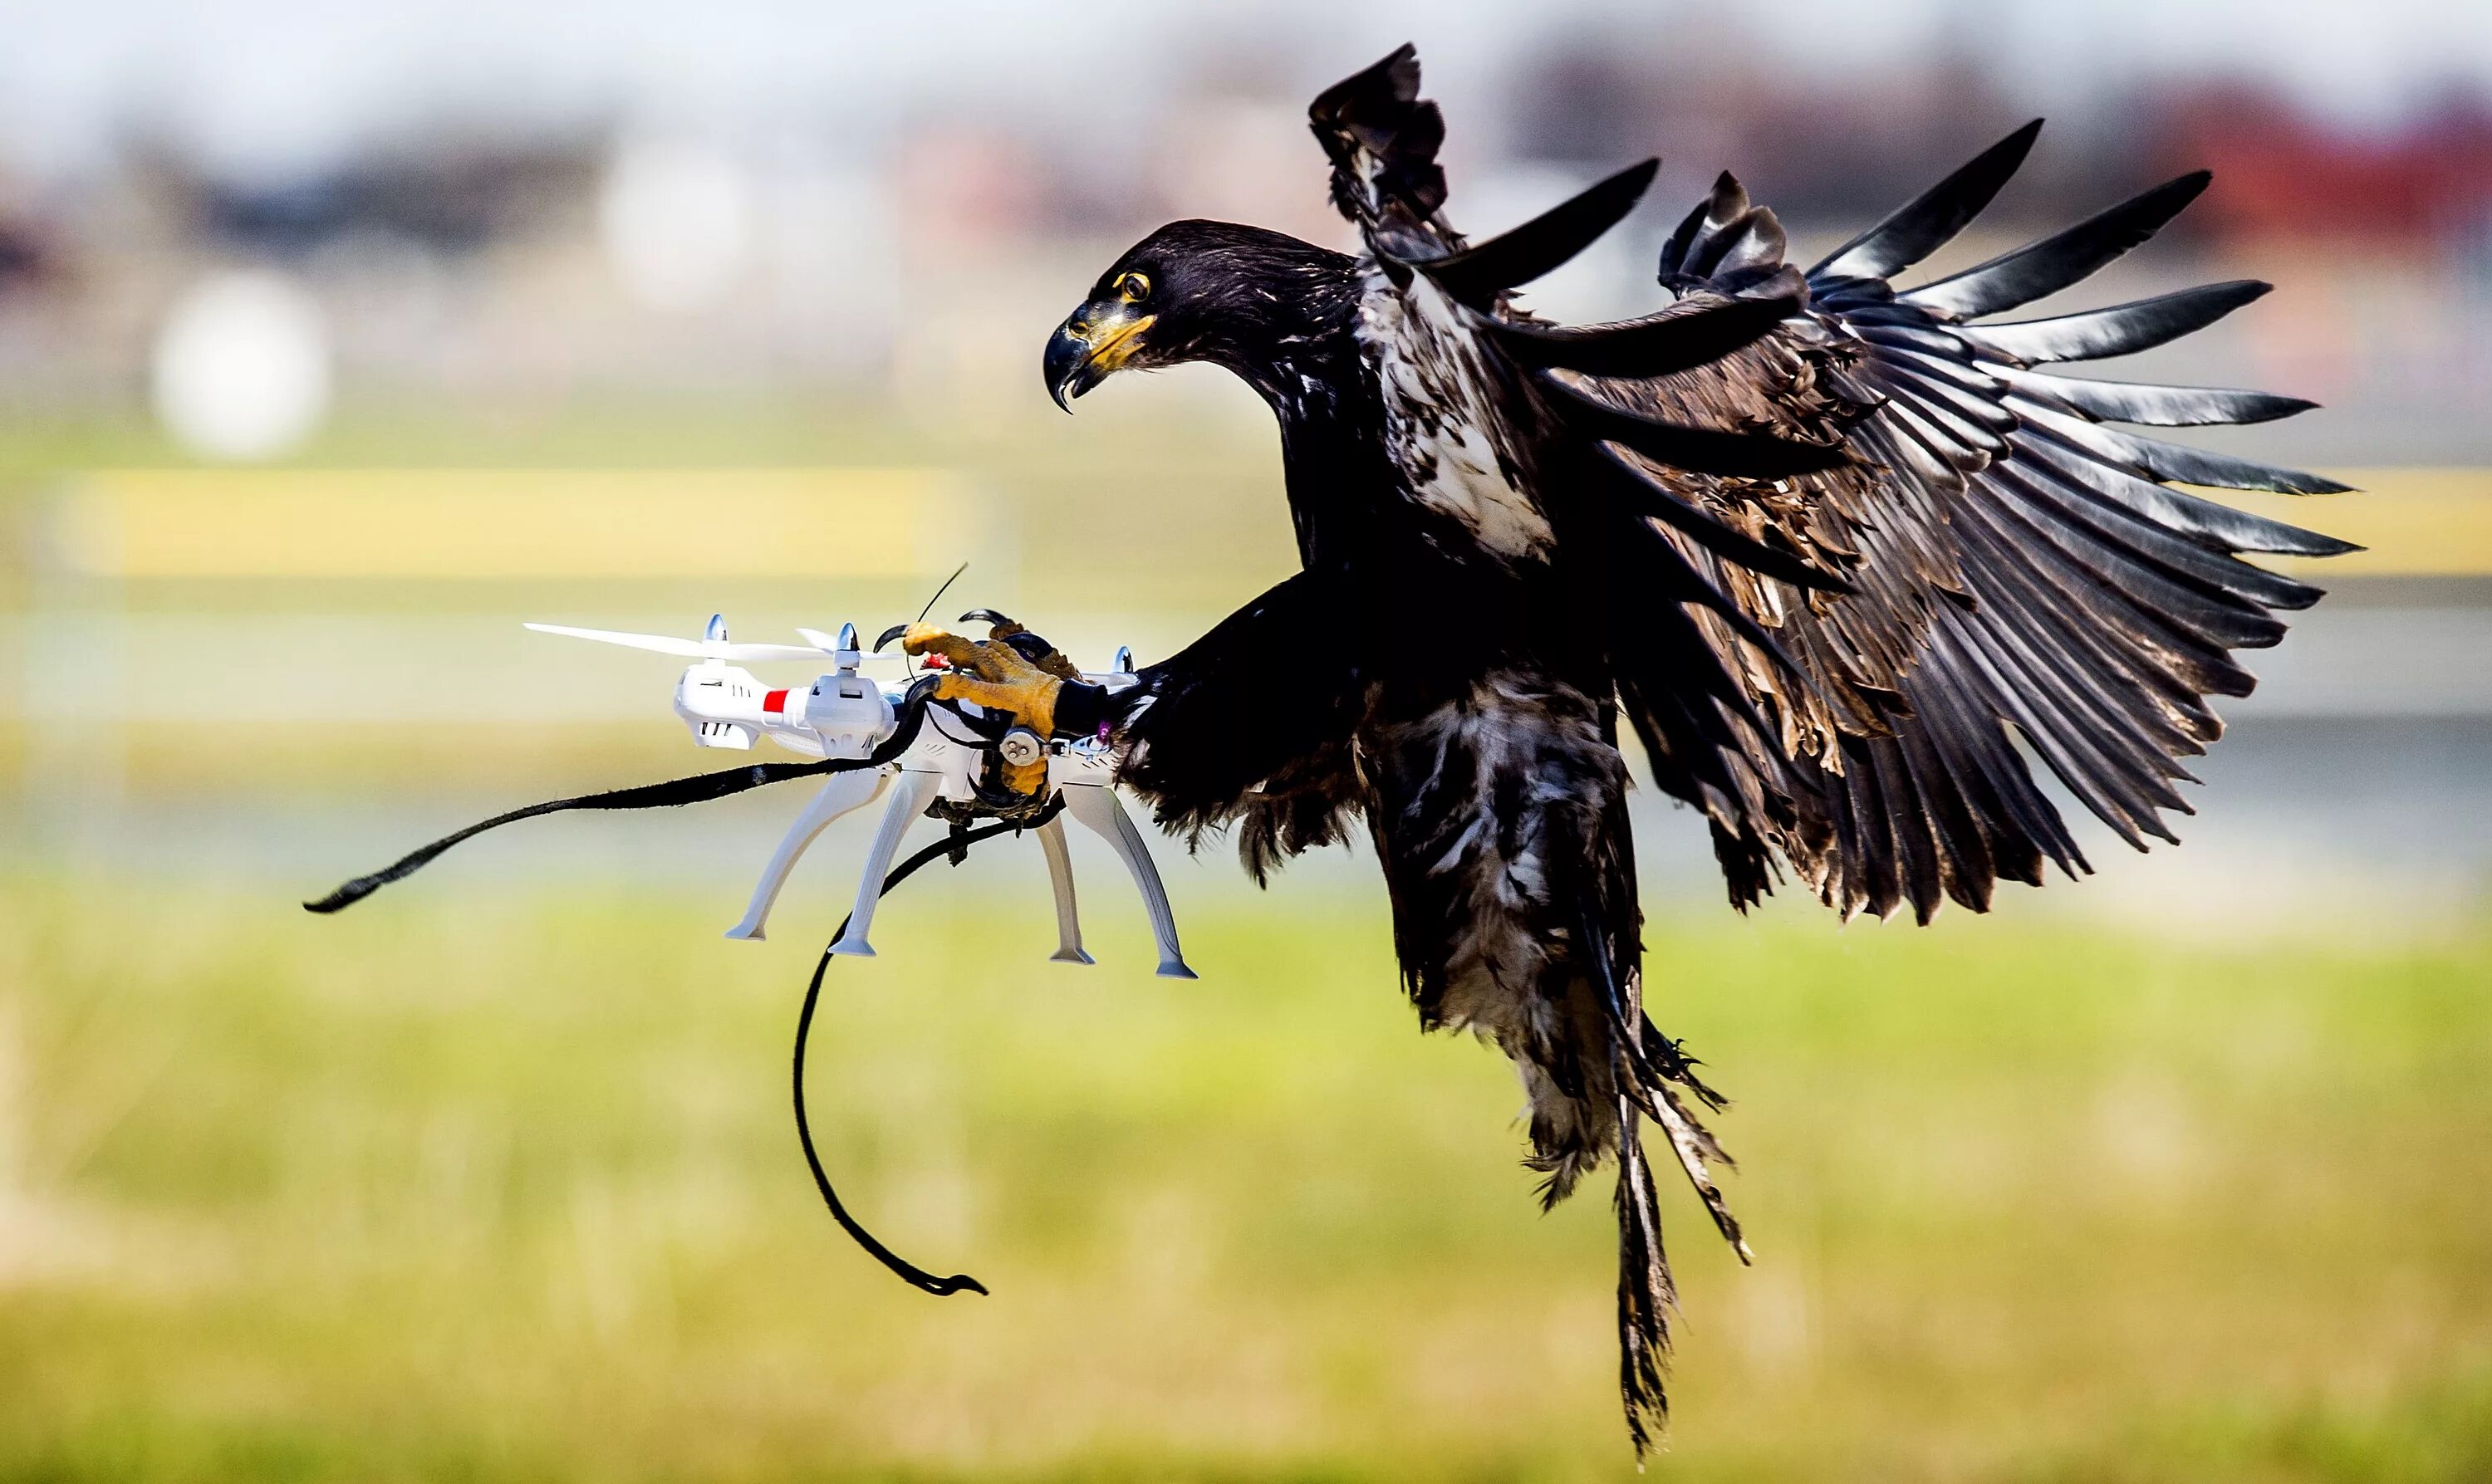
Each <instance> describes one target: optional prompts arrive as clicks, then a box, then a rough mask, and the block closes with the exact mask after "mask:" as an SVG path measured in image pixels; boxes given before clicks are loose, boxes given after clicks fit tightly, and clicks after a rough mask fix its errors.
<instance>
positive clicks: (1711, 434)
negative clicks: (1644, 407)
mask: <svg viewBox="0 0 2492 1484" xmlns="http://www.w3.org/2000/svg"><path fill="white" fill-rule="evenodd" d="M1537 374H1538V378H1539V381H1540V384H1541V385H1543V386H1545V387H1549V388H1551V389H1553V390H1555V391H1557V392H1558V394H1559V398H1558V402H1559V410H1560V412H1561V414H1562V415H1563V416H1564V418H1565V419H1566V421H1567V423H1568V424H1569V425H1570V426H1571V427H1572V428H1573V429H1574V430H1576V431H1577V433H1579V434H1580V435H1581V436H1583V437H1585V438H1587V439H1594V440H1600V439H1607V440H1609V441H1612V442H1616V443H1622V444H1624V445H1626V446H1627V447H1628V448H1631V449H1633V450H1635V451H1636V452H1637V453H1639V454H1642V455H1644V456H1645V457H1646V458H1647V459H1650V460H1655V461H1657V462H1660V463H1666V464H1669V465H1670V466H1672V467H1673V468H1679V469H1686V470H1688V471H1690V472H1691V473H1697V474H1714V475H1720V476H1722V477H1725V478H1730V479H1790V478H1793V477H1795V476H1797V475H1801V474H1815V473H1819V472H1821V471H1823V470H1825V469H1830V468H1834V467H1836V466H1837V465H1839V464H1843V463H1846V462H1849V461H1850V459H1851V455H1850V454H1849V453H1847V452H1846V451H1845V449H1844V447H1843V445H1842V444H1840V443H1798V442H1794V441H1793V440H1791V439H1789V438H1778V437H1775V436H1773V435H1772V434H1770V433H1761V432H1733V431H1726V430H1719V429H1712V428H1689V427H1686V426H1685V425H1683V424H1679V423H1670V422H1664V421H1662V420H1661V419H1659V418H1654V417H1648V416H1647V415H1645V414H1644V413H1641V412H1631V411H1629V410H1627V409H1626V408H1623V407H1619V406H1616V405H1613V404H1612V403H1610V402H1607V401H1602V400H1601V399H1600V398H1598V397H1595V396H1593V395H1592V394H1591V393H1589V392H1587V391H1585V390H1583V389H1581V388H1578V387H1575V386H1571V385H1569V384H1568V383H1567V382H1565V381H1564V380H1562V379H1560V378H1559V377H1558V376H1556V375H1553V374H1551V373H1550V372H1547V371H1541V372H1538V373H1537Z"/></svg>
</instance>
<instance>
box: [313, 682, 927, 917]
mask: <svg viewBox="0 0 2492 1484" xmlns="http://www.w3.org/2000/svg"><path fill="white" fill-rule="evenodd" d="M933 692H934V682H933V680H931V679H928V680H920V681H919V682H917V684H915V685H914V686H912V687H910V688H909V692H908V695H907V697H906V698H905V699H904V700H903V701H902V702H901V703H900V714H899V716H898V717H897V718H896V719H895V725H894V727H893V728H892V733H891V735H890V736H888V737H885V738H884V739H883V741H882V745H880V746H879V747H876V748H875V750H874V751H873V752H872V753H870V754H868V755H867V756H865V757H825V758H823V759H822V760H821V761H819V762H756V763H754V764H752V765H751V766H749V767H741V768H729V769H727V771H725V772H723V773H699V774H696V775H694V776H693V777H691V778H670V779H668V780H667V781H666V782H665V783H660V784H642V785H640V786H639V787H635V788H614V789H609V790H608V791H607V792H604V793H583V794H581V795H580V796H579V797H578V798H573V799H549V800H548V801H547V802H545V803H543V804H530V805H529V806H528V807H527V808H525V809H514V810H512V811H511V812H510V813H509V814H506V815H495V816H493V817H491V818H490V819H486V820H483V821H482V822H480V823H476V824H471V825H469V826H467V827H466V828H465V829H463V830H460V831H459V832H458V833H457V834H455V835H444V836H442V837H441V838H440V839H439V840H436V841H434V842H433V843H432V844H430V845H429V846H424V847H423V848H422V849H419V850H414V851H411V852H409V853H408V854H406V855H403V856H401V857H400V858H399V859H398V860H395V861H393V862H391V863H390V864H389V865H386V866H383V867H382V868H381V869H380V870H378V871H375V872H373V873H372V874H371V875H370V876H357V877H355V878H354V879H353V880H351V881H348V882H347V883H346V884H345V885H343V886H341V887H339V888H338V889H337V890H336V891H333V892H331V893H329V895H327V896H325V897H322V898H321V899H320V900H319V901H317V902H306V903H304V904H303V909H304V910H305V911H307V912H323V913H325V912H336V911H342V910H343V909H345V908H347V907H350V906H353V905H355V904H356V903H358V902H361V901H363V900H364V899H365V898H366V897H369V896H371V894H372V893H374V892H376V891H378V890H380V889H381V888H382V887H384V886H387V885H388V884H390V883H391V882H392V881H401V880H404V879H405V878H407V877H408V876H413V875H415V874H416V873H417V872H418V871H421V870H423V869H424V868H425V867H426V866H428V865H430V864H431V863H432V861H433V859H434V858H435V857H437V856H439V855H440V854H441V852H443V851H444V850H447V849H449V848H450V847H451V846H455V845H457V844H459V843H460V841H462V840H468V839H472V838H473V837H475V836H478V835H481V834H483V833H485V832H486V831H487V830H490V829H499V828H501V827H502V826H503V825H505V824H515V823H517V822H519V820H521V819H533V818H535V817H537V816H539V815H556V814H561V813H563V812H565V811H566V810H573V809H674V808H679V807H681V806H683V805H686V804H706V803H708V802H709V801H710V800H712V799H723V798H726V797H727V795H729V794H734V793H742V792H744V791H745V790H747V789H749V788H760V787H768V786H769V785H771V784H784V783H786V782H788V781H789V780H791V779H798V778H810V777H812V776H814V775H815V774H816V773H853V772H856V771H857V770H859V769H861V768H878V767H881V766H882V765H883V764H884V763H887V762H890V761H891V760H893V759H894V758H896V757H899V756H900V755H901V754H903V753H905V752H906V751H908V745H909V744H910V743H911V742H914V741H915V740H917V728H918V727H921V726H923V725H924V724H925V721H926V703H927V699H928V697H930V696H931V695H932V694H933Z"/></svg>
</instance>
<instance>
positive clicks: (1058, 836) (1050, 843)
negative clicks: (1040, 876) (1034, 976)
mask: <svg viewBox="0 0 2492 1484" xmlns="http://www.w3.org/2000/svg"><path fill="white" fill-rule="evenodd" d="M1038 847H1039V848H1040V849H1041V850H1044V851H1046V852H1047V881H1048V884H1049V885H1051V886H1053V887H1054V888H1055V944H1056V947H1055V952H1054V953H1053V954H1051V955H1049V956H1048V962H1049V963H1051V964H1095V963H1097V962H1098V961H1097V960H1096V959H1093V958H1091V957H1090V956H1089V955H1088V954H1086V953H1083V951H1082V918H1081V915H1080V914H1079V913H1078V912H1076V911H1075V910H1074V905H1073V852H1072V850H1070V849H1068V848H1067V847H1066V846H1065V844H1064V821H1063V820H1061V819H1050V820H1048V821H1047V822H1046V823H1045V824H1042V825H1040V826H1039V827H1038Z"/></svg>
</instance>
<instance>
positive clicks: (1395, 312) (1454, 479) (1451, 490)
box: [1357, 263, 1554, 561]
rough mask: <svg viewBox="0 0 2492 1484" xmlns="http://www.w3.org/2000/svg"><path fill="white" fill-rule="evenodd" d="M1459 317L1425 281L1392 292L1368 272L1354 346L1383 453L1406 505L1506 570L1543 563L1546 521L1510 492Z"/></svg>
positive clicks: (1507, 463)
mask: <svg viewBox="0 0 2492 1484" xmlns="http://www.w3.org/2000/svg"><path fill="white" fill-rule="evenodd" d="M1462 313H1463V312H1462V309H1461V307H1460V306H1458V305H1456V304H1455V303H1454V302H1453V301H1452V300H1450V299H1448V298H1446V297H1445V295H1444V293H1443V292H1442V291H1441V290H1439V288H1438V287H1437V286H1436V284H1435V283H1433V282H1430V281H1429V280H1428V279H1427V277H1426V276H1425V275H1413V276H1412V277H1411V279H1410V282H1409V284H1408V285H1407V286H1403V287H1396V286H1394V284H1393V283H1392V282H1390V281H1389V280H1387V279H1386V278H1385V277H1384V275H1383V274H1382V272H1381V271H1379V270H1377V269H1376V268H1375V267H1374V266H1373V265H1372V263H1371V265H1370V267H1369V270H1368V274H1367V294H1366V297H1365V298H1364V299H1363V300H1362V301H1361V302H1360V305H1359V318H1358V331H1357V333H1358V340H1359V343H1360V344H1361V345H1363V346H1365V347H1366V350H1367V353H1368V355H1369V356H1370V358H1371V359H1372V360H1373V362H1374V364H1375V367H1376V378H1377V384H1378V387H1379V390H1380V391H1381V392H1382V394H1383V400H1384V439H1385V452H1386V454H1387V456H1388V457H1389V458H1390V459H1391V460H1392V461H1393V463H1394V466H1395V467H1396V468H1398V469H1399V470H1400V471H1401V472H1402V475H1403V481H1404V484H1405V486H1406V487H1407V490H1408V492H1409V496H1410V498H1412V499H1413V500H1415V501H1417V502H1418V503H1419V504H1421V505H1422V506H1425V507H1427V508H1428V509H1430V510H1433V511H1436V512H1438V513H1439V514H1441V515H1446V516H1451V517H1452V518H1454V519H1457V520H1460V521H1461V522H1462V523H1463V524H1464V526H1466V527H1467V528H1468V529H1469V531H1470V532H1471V534H1472V535H1473V537H1474V538H1475V539H1476V540H1477V541H1478V542H1479V545H1480V546H1481V548H1482V549H1485V550H1487V551H1489V552H1491V553H1493V554H1495V555H1497V556H1499V557H1502V558H1504V559H1505V560H1507V561H1523V560H1529V561H1546V560H1547V559H1548V557H1549V553H1550V549H1551V547H1552V545H1553V543H1554V537H1553V536H1552V533H1551V531H1550V529H1549V519H1548V517H1547V516H1545V515H1543V514H1542V513H1541V510H1540V507H1539V505H1538V504H1537V503H1536V502H1534V501H1533V500H1532V498H1531V496H1530V495H1528V494H1527V493H1525V492H1524V491H1523V490H1521V489H1518V488H1517V487H1516V485H1515V482H1514V480H1513V478H1512V477H1511V475H1510V471H1511V470H1512V469H1513V467H1514V456H1513V453H1512V451H1511V443H1510V441H1509V440H1508V439H1507V438H1506V437H1505V436H1504V433H1503V428H1502V425H1501V423H1500V422H1499V413H1498V408H1497V406H1496V403H1495V401H1493V399H1492V395H1491V394H1492V393H1493V391H1494V389H1495V388H1496V386H1497V385H1498V378H1497V377H1496V375H1495V374H1494V373H1493V371H1492V370H1491V368H1490V365H1489V363H1488V359H1487V357H1485V356H1484V355H1483V354H1482V353H1481V349H1480V346H1479V343H1478V341H1477V339H1476V337H1475V335H1474V334H1473V332H1472V330H1471V328H1470V327H1469V325H1468V324H1466V323H1464V321H1463V318H1462Z"/></svg>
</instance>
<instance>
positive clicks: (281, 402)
mask: <svg viewBox="0 0 2492 1484" xmlns="http://www.w3.org/2000/svg"><path fill="white" fill-rule="evenodd" d="M154 389H155V401H156V416H157V417H158V418H159V419H160V420H161V421H162V422H163V425H164V428H165V430H166V431H167V432H170V433H171V434H172V435H173V437H174V439H175V440H176V441H178V442H179V443H181V445H182V446H183V447H184V448H186V449H188V450H189V451H191V452H192V453H193V454H196V455H198V456H200V457H201V458H206V459H222V460H258V459H270V458H274V457H276V456H278V455H280V454H283V453H285V452H287V451H288V450H290V449H293V448H294V447H296V446H297V445H299V444H300V443H302V441H303V440H304V439H305V438H307V437H310V436H311V435H312V432H313V431H315V430H317V429H318V428H319V426H320V423H321V420H322V419H323V418H325V417H326V416H327V415H328V412H329V401H330V394H331V390H332V384H331V376H330V360H329V326H328V321H327V320H326V318H325V317H324V316H323V315H322V314H321V312H320V306H319V305H318V304H316V303H314V302H313V301H312V297H311V295H309V294H307V293H305V292H304V291H303V290H302V289H301V288H299V287H297V286H296V285H295V284H294V283H293V282H290V281H288V280H286V279H285V278H283V277H282V276H280V275H278V274H275V273H270V272H264V271H246V272H231V273H221V274H218V275H216V276H215V277H212V278H209V279H206V280H204V281H202V282H199V283H198V284H196V285H195V286H193V288H192V289H191V290H190V291H189V292H188V293H186V294H184V295H183V296H182V297H181V298H180V299H178V300H176V301H175V302H174V305H173V309H172V312H170V313H169V314H167V315H166V316H165V319H164V327H163V329H162V330H161V331H159V332H158V333H157V337H156V353H155V358H154Z"/></svg>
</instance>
